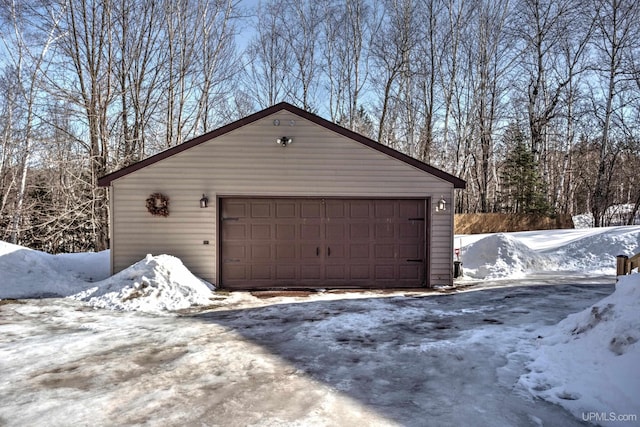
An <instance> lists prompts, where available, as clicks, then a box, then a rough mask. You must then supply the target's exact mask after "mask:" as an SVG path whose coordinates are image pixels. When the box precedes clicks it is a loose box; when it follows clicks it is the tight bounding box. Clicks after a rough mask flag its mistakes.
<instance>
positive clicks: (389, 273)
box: [374, 265, 396, 281]
mask: <svg viewBox="0 0 640 427" xmlns="http://www.w3.org/2000/svg"><path fill="white" fill-rule="evenodd" d="M374 272H375V274H374V280H377V281H388V280H394V279H396V275H395V266H394V265H376V266H375V268H374Z"/></svg>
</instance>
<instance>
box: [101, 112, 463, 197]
mask: <svg viewBox="0 0 640 427" xmlns="http://www.w3.org/2000/svg"><path fill="white" fill-rule="evenodd" d="M281 110H286V111H289V112H290V113H293V114H296V115H298V116H300V117H303V118H305V119H307V120H309V121H311V122H313V123H315V124H317V125H320V126H322V127H324V128H326V129H329V130H331V131H333V132H336V133H338V134H340V135H343V136H346V137H347V138H349V139H352V140H354V141H358V142H359V143H361V144H364V145H366V146H367V147H371V148H373V149H374V150H378V151H380V152H381V153H384V154H386V155H388V156H391V157H393V158H396V159H398V160H401V161H403V162H405V163H407V164H409V165H411V166H414V167H416V168H418V169H421V170H423V171H425V172H428V173H430V174H431V175H434V176H437V177H438V178H441V179H444V180H445V181H449V182H450V183H452V184H453V187H454V188H465V187H466V182H465V181H464V180H462V179H460V178H458V177H456V176H453V175H451V174H448V173H447V172H445V171H443V170H440V169H438V168H435V167H433V166H431V165H428V164H426V163H423V162H421V161H419V160H417V159H414V158H413V157H410V156H407V155H406V154H402V153H401V152H399V151H396V150H394V149H392V148H389V147H387V146H386V145H382V144H380V143H378V142H376V141H374V140H372V139H369V138H367V137H365V136H363V135H360V134H359V133H356V132H353V131H351V130H349V129H346V128H343V127H342V126H339V125H337V124H335V123H332V122H330V121H329V120H326V119H323V118H322V117H320V116H317V115H315V114H312V113H309V112H308V111H305V110H302V109H300V108H298V107H295V106H293V105H291V104H289V103H287V102H281V103H279V104H276V105H273V106H271V107H269V108H266V109H264V110H262V111H258V112H257V113H254V114H251V115H250V116H247V117H245V118H243V119H240V120H238V121H235V122H233V123H229V124H228V125H225V126H222V127H221V128H218V129H216V130H213V131H211V132H207V133H205V134H203V135H200V136H199V137H197V138H194V139H191V140H189V141H186V142H184V143H182V144H180V145H176V146H174V147H171V148H169V149H167V150H165V151H162V152H160V153H158V154H156V155H154V156H151V157H148V158H146V159H144V160H141V161H139V162H137V163H134V164H132V165H129V166H127V167H125V168H122V169H120V170H117V171H115V172H112V173H110V174H108V175H105V176H103V177H101V178H100V179H98V185H99V186H100V187H107V186H109V185H110V184H111V181H113V180H116V179H118V178H121V177H123V176H125V175H128V174H130V173H132V172H135V171H137V170H139V169H142V168H144V167H147V166H149V165H152V164H154V163H156V162H159V161H160V160H163V159H166V158H167V157H171V156H173V155H174V154H178V153H180V152H182V151H184V150H188V149H189V148H191V147H194V146H196V145H200V144H202V143H203V142H206V141H209V140H210V139H213V138H217V137H219V136H221V135H224V134H226V133H229V132H231V131H233V130H236V129H238V128H241V127H243V126H245V125H248V124H250V123H253V122H255V121H257V120H260V119H262V118H264V117H267V116H270V115H272V114H274V113H277V112H278V111H281Z"/></svg>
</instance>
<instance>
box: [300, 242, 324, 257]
mask: <svg viewBox="0 0 640 427" xmlns="http://www.w3.org/2000/svg"><path fill="white" fill-rule="evenodd" d="M319 257H320V246H319V245H318V244H313V243H310V244H309V243H302V244H300V258H301V259H302V260H312V261H315V260H317V259H318V258H319Z"/></svg>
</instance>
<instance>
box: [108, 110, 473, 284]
mask: <svg viewBox="0 0 640 427" xmlns="http://www.w3.org/2000/svg"><path fill="white" fill-rule="evenodd" d="M98 183H99V185H101V186H104V187H108V188H109V198H110V206H109V212H110V244H111V252H110V255H111V270H112V272H113V273H116V272H118V271H121V270H123V269H125V268H127V267H129V266H130V265H132V264H134V263H136V262H137V261H139V260H140V259H142V258H144V257H145V256H146V254H168V255H173V256H175V257H177V258H179V259H180V260H181V261H182V262H183V263H184V265H185V266H186V267H187V268H188V269H189V270H191V272H192V273H194V274H195V275H197V276H198V277H200V278H202V279H203V280H206V281H208V282H210V283H212V284H214V285H215V286H217V287H219V288H222V289H229V290H249V289H261V290H264V289H282V288H294V289H312V288H316V289H331V288H362V289H376V288H380V289H382V288H386V289H388V288H405V289H406V288H418V287H423V288H430V287H435V286H448V285H451V284H452V283H453V257H454V242H453V226H454V211H455V205H456V203H455V191H456V190H459V189H463V188H464V187H465V182H464V181H463V180H461V179H459V178H457V177H455V176H453V175H451V174H449V173H447V172H445V171H443V170H441V169H438V168H436V167H434V166H432V165H429V164H426V163H423V162H421V161H419V160H417V159H415V158H413V157H410V156H408V155H406V154H403V153H400V152H398V151H396V150H394V149H392V148H390V147H387V146H385V145H383V144H380V143H378V142H376V141H373V140H371V139H369V138H367V137H365V136H363V135H360V134H358V133H356V132H353V131H352V130H349V129H346V128H344V127H342V126H340V125H338V124H336V123H333V122H331V121H329V120H326V119H323V118H322V117H319V116H318V115H315V114H312V113H310V112H308V111H304V110H302V109H300V108H298V107H295V106H293V105H291V104H288V103H285V102H282V103H279V104H276V105H273V106H271V107H269V108H266V109H264V110H262V111H258V112H256V113H254V114H251V115H249V116H246V117H243V118H240V119H239V120H237V121H235V122H232V123H229V124H227V125H224V126H222V127H220V128H218V129H215V130H212V131H210V132H207V133H205V134H203V135H200V136H198V137H196V138H194V139H192V140H189V141H186V142H184V143H182V144H178V145H176V146H173V147H171V148H168V149H167V150H165V151H162V152H160V153H158V154H156V155H154V156H152V157H149V158H147V159H144V160H142V161H140V162H137V163H134V164H132V165H129V166H127V167H125V168H123V169H120V170H117V171H115V172H112V173H110V174H109V175H106V176H104V177H102V178H100V180H99V182H98Z"/></svg>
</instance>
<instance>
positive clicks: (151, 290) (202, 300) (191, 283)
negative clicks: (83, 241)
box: [71, 255, 213, 313]
mask: <svg viewBox="0 0 640 427" xmlns="http://www.w3.org/2000/svg"><path fill="white" fill-rule="evenodd" d="M212 290H213V286H211V285H210V284H209V283H207V282H205V281H203V280H201V279H199V278H197V277H196V276H194V275H193V274H192V273H191V272H190V271H189V270H188V269H187V268H186V267H185V266H184V264H183V263H182V261H180V260H179V259H178V258H176V257H173V256H170V255H158V256H152V255H147V256H146V258H145V259H143V260H141V261H139V262H137V263H136V264H134V265H132V266H131V267H129V268H127V269H125V270H123V271H121V272H119V273H117V274H115V275H114V276H112V277H110V278H108V279H106V280H104V281H102V282H99V283H97V284H96V286H94V287H92V288H90V289H87V290H85V291H83V292H80V293H78V294H76V295H72V296H71V298H74V299H77V300H81V301H86V302H87V303H88V304H89V305H91V306H93V307H98V308H106V309H111V310H132V311H142V312H147V313H159V312H165V311H176V310H183V309H187V308H190V307H193V306H207V305H210V304H211V299H210V298H211V297H212V296H213V294H212Z"/></svg>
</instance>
